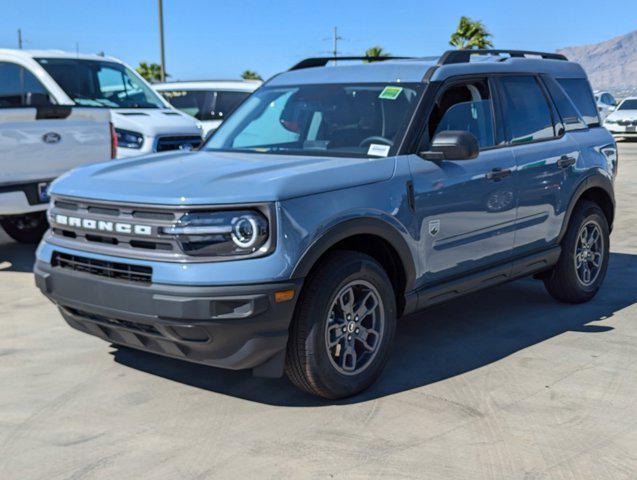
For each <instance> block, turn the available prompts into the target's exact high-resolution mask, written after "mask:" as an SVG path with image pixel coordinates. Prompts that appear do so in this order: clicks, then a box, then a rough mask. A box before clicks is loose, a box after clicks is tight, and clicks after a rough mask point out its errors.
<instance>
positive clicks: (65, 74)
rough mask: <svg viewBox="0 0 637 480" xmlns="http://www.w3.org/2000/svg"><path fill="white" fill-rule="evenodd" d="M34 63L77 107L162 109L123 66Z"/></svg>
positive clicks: (55, 61)
mask: <svg viewBox="0 0 637 480" xmlns="http://www.w3.org/2000/svg"><path fill="white" fill-rule="evenodd" d="M37 61H38V62H39V63H40V65H42V67H43V68H44V69H45V70H46V71H47V73H48V74H49V75H51V77H52V78H53V80H55V82H56V83H57V84H58V85H59V86H60V87H61V88H62V90H64V92H65V93H66V94H67V95H68V96H69V97H71V99H72V100H73V101H74V102H75V103H77V104H78V105H84V106H90V107H106V108H163V107H164V106H165V105H164V104H163V103H162V101H161V100H160V99H159V97H158V96H157V94H156V93H155V92H153V91H152V90H151V89H150V88H149V87H148V86H146V85H145V84H144V83H143V82H142V81H141V80H139V78H138V77H137V76H136V75H135V74H134V73H133V72H131V71H130V69H128V68H126V67H125V66H124V65H122V64H119V63H115V62H107V61H104V62H101V61H96V60H80V59H74V58H38V59H37Z"/></svg>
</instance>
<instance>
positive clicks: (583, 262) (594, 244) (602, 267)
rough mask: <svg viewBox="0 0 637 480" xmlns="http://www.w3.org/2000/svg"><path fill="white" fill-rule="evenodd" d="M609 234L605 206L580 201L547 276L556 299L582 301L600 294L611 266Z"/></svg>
mask: <svg viewBox="0 0 637 480" xmlns="http://www.w3.org/2000/svg"><path fill="white" fill-rule="evenodd" d="M609 235H610V233H609V227H608V221H607V220H606V216H605V215H604V212H603V211H602V209H601V208H600V207H599V206H598V205H597V204H596V203H593V202H589V201H586V200H585V201H582V202H581V203H579V204H578V206H577V207H576V210H575V212H573V216H572V217H571V222H570V224H569V227H568V230H567V231H566V235H565V236H564V239H563V240H562V253H561V255H560V259H559V261H558V262H557V264H556V265H555V267H553V270H552V271H551V272H550V274H549V275H548V277H547V278H545V279H544V285H545V287H546V289H547V290H548V292H549V294H551V296H552V297H553V298H555V299H556V300H559V301H560V302H565V303H583V302H588V301H589V300H590V299H592V298H593V297H594V296H595V294H597V291H598V290H599V288H600V287H601V285H602V282H603V281H604V278H605V276H606V270H607V269H608V259H609V253H610V237H609Z"/></svg>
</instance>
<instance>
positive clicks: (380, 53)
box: [364, 45, 391, 62]
mask: <svg viewBox="0 0 637 480" xmlns="http://www.w3.org/2000/svg"><path fill="white" fill-rule="evenodd" d="M390 55H391V53H387V52H386V51H385V50H384V49H383V47H381V46H379V45H376V46H374V47H370V48H368V49H367V50H365V56H366V57H370V60H364V61H365V62H375V61H377V60H372V59H373V58H378V57H389V56H390Z"/></svg>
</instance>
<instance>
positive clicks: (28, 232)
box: [0, 212, 49, 244]
mask: <svg viewBox="0 0 637 480" xmlns="http://www.w3.org/2000/svg"><path fill="white" fill-rule="evenodd" d="M0 225H2V228H3V229H4V231H5V232H7V235H9V236H10V237H11V238H13V239H14V240H15V241H16V242H20V243H27V244H36V243H38V242H39V241H40V240H41V239H42V236H43V235H44V233H45V232H46V231H47V229H48V228H49V224H48V222H47V220H46V212H37V213H29V214H26V215H14V216H10V217H4V218H2V219H0Z"/></svg>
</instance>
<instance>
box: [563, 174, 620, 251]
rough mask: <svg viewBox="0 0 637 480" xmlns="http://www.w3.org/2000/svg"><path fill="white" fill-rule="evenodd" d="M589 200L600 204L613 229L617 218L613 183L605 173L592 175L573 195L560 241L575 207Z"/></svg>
mask: <svg viewBox="0 0 637 480" xmlns="http://www.w3.org/2000/svg"><path fill="white" fill-rule="evenodd" d="M582 200H588V201H591V202H593V203H596V204H597V205H599V207H600V208H601V209H602V211H603V212H604V216H605V217H606V220H607V221H608V227H609V228H610V229H611V230H612V228H613V220H614V219H615V196H614V193H613V183H612V181H611V180H610V179H609V178H608V177H606V176H605V175H601V174H596V175H592V176H590V177H588V178H586V179H585V180H582V182H581V183H580V184H579V185H578V187H577V188H576V189H575V193H574V195H573V196H572V197H571V201H570V203H569V206H568V209H567V211H566V216H565V217H564V223H563V224H562V230H561V231H560V236H559V241H562V239H563V238H564V235H566V230H567V229H568V225H569V223H570V221H571V218H572V216H573V211H574V210H575V207H576V206H577V205H578V204H579V203H580V202H581V201H582Z"/></svg>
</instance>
